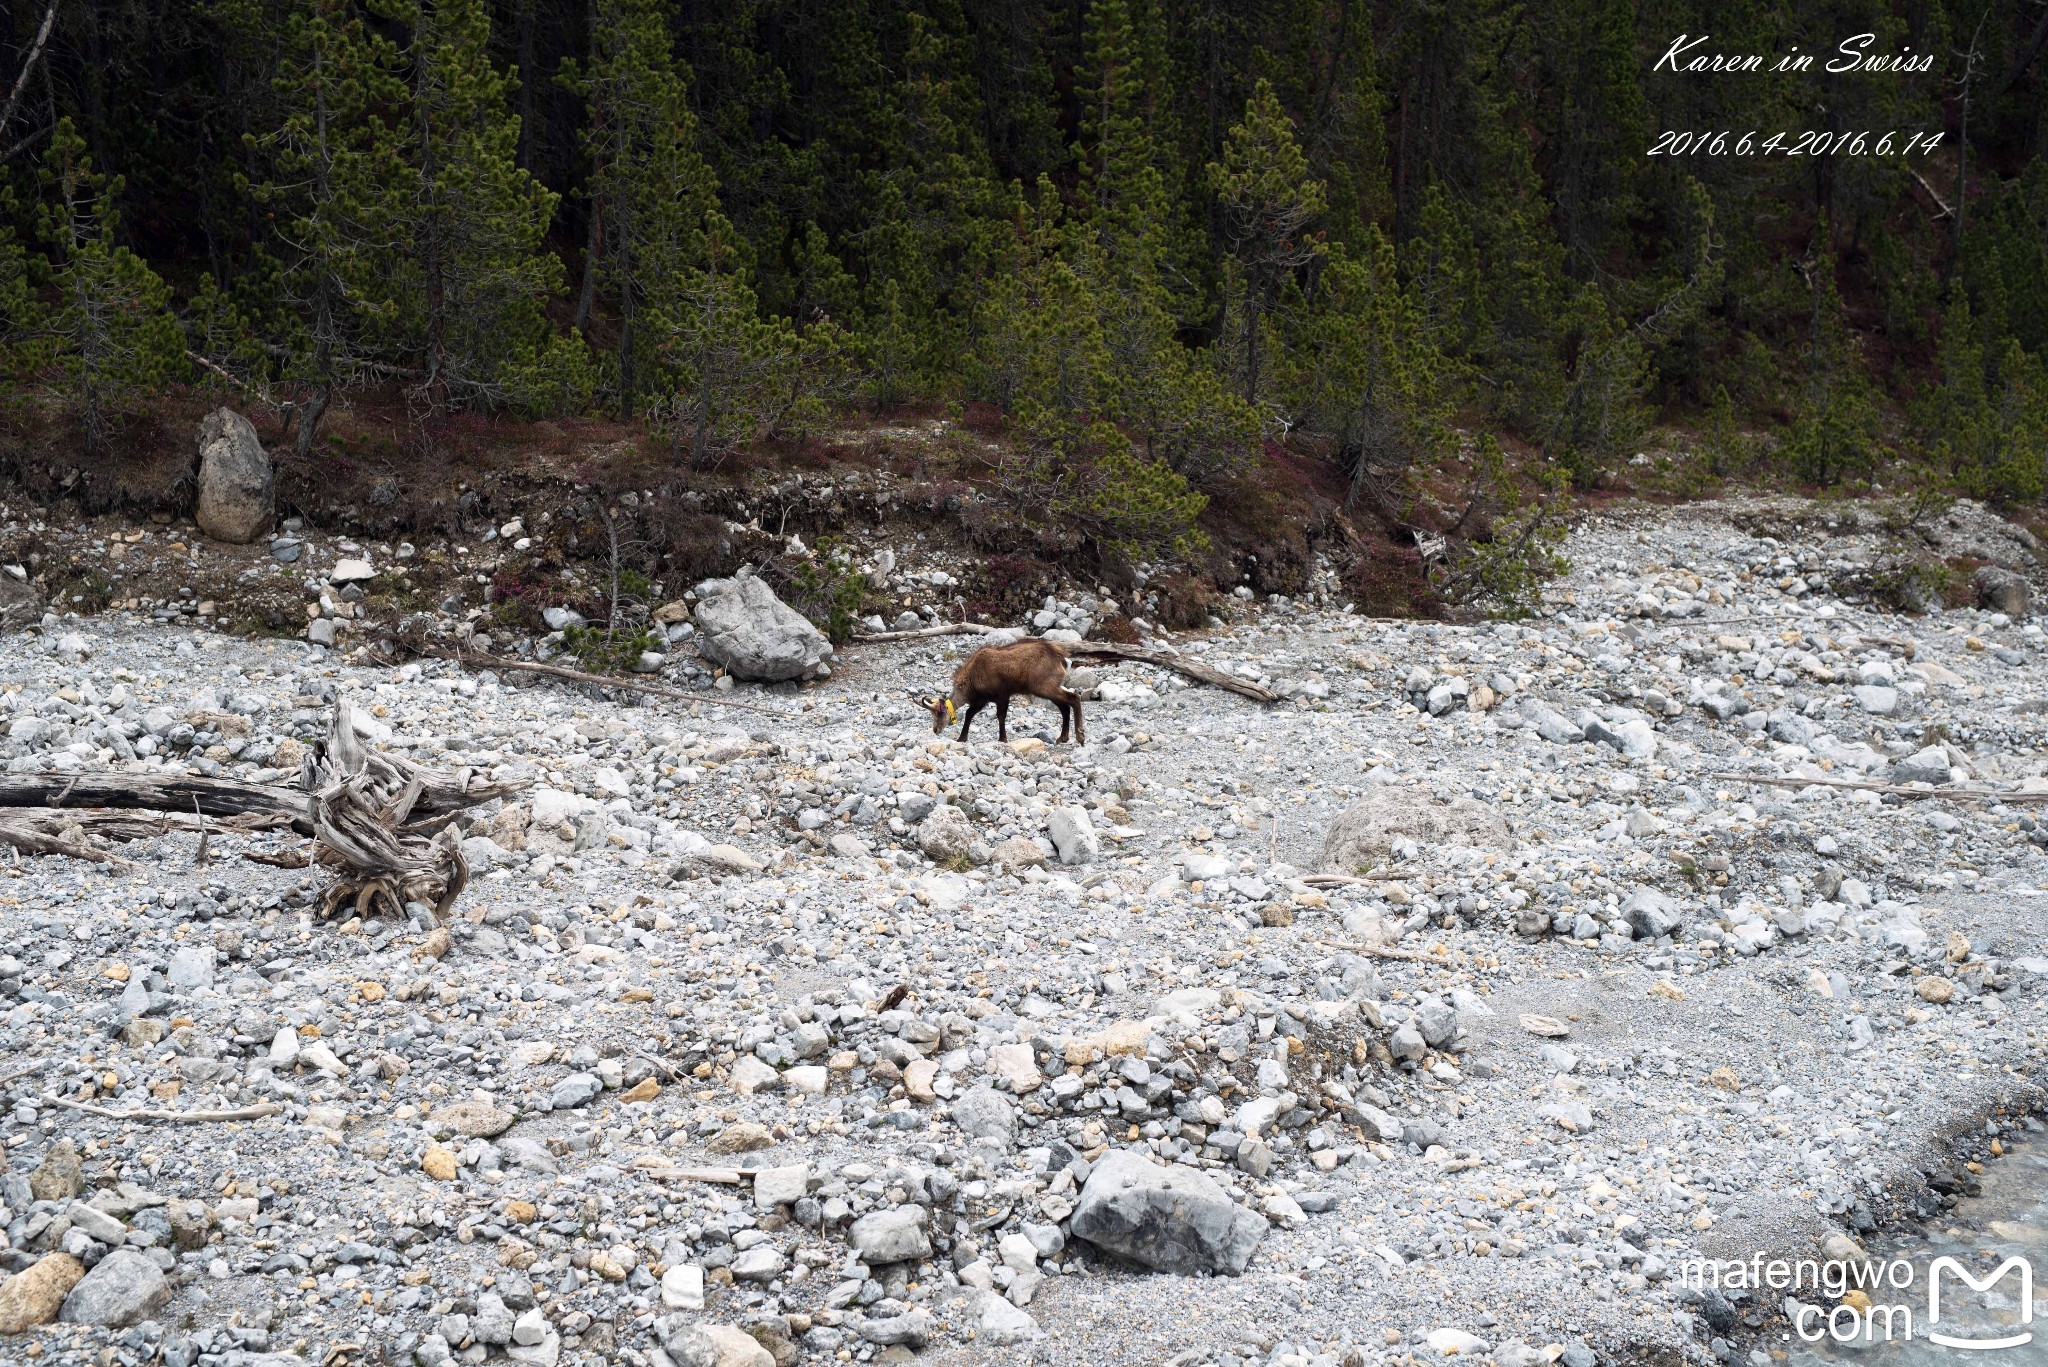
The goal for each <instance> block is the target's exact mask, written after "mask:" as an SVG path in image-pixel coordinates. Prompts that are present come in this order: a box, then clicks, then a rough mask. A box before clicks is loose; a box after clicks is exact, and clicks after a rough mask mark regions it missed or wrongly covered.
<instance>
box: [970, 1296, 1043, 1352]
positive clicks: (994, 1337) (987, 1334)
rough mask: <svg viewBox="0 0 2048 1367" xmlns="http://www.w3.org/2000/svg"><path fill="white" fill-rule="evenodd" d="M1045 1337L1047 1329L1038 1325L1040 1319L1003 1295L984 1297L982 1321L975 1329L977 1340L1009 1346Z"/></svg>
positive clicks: (978, 1341)
mask: <svg viewBox="0 0 2048 1367" xmlns="http://www.w3.org/2000/svg"><path fill="white" fill-rule="evenodd" d="M1044 1337H1045V1331H1044V1330H1043V1329H1040V1328H1039V1327H1038V1321H1036V1320H1034V1319H1032V1318H1031V1316H1030V1315H1029V1314H1027V1313H1026V1312H1024V1311H1022V1310H1019V1309H1018V1308H1017V1307H1016V1306H1014V1305H1012V1304H1010V1303H1009V1302H1008V1301H1006V1300H1004V1299H1003V1298H1002V1297H1001V1296H984V1297H983V1298H982V1302H981V1322H980V1325H979V1326H978V1327H977V1329H976V1330H975V1335H974V1340H975V1342H977V1343H988V1344H994V1345H996V1346H998V1347H1008V1346H1009V1345H1011V1344H1013V1343H1028V1342H1029V1341H1031V1340H1032V1339H1039V1338H1044Z"/></svg>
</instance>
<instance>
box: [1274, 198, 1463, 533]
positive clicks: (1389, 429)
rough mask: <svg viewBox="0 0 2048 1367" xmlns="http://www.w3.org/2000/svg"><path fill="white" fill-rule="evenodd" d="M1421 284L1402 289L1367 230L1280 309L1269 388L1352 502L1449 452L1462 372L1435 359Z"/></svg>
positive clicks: (1387, 492)
mask: <svg viewBox="0 0 2048 1367" xmlns="http://www.w3.org/2000/svg"><path fill="white" fill-rule="evenodd" d="M1426 288H1427V286H1426V285H1425V283H1423V282H1421V281H1411V282H1409V283H1405V284H1404V283H1403V282H1402V280H1401V279H1400V276H1399V273H1398V272H1397V270H1396V268H1395V255H1394V248H1393V244H1391V243H1390V242H1388V241H1387V240H1386V238H1385V237H1384V236H1383V235H1381V234H1380V233H1379V231H1378V230H1377V229H1368V230H1366V232H1365V233H1364V234H1363V236H1362V237H1361V240H1360V241H1359V244H1358V248H1357V251H1356V254H1354V253H1352V252H1350V251H1347V250H1345V249H1344V248H1343V247H1341V246H1337V245H1333V246H1332V247H1331V248H1330V249H1329V250H1328V252H1327V254H1326V255H1325V256H1324V258H1323V260H1322V261H1321V263H1320V266H1319V269H1318V270H1317V272H1316V275H1315V278H1314V283H1313V284H1312V286H1311V288H1310V290H1309V292H1308V294H1307V295H1306V296H1305V297H1303V298H1301V299H1300V301H1299V303H1298V304H1297V305H1296V306H1295V307H1293V308H1291V309H1290V310H1288V313H1289V317H1290V323H1291V327H1290V330H1289V331H1288V333H1287V335H1286V338H1285V343H1286V344H1285V347H1284V350H1283V352H1282V356H1283V361H1282V369H1281V376H1280V381H1279V387H1280V390H1281V393H1282V395H1283V411H1284V412H1285V413H1286V415H1287V417H1288V420H1289V421H1290V423H1291V424H1293V425H1294V427H1295V428H1296V429H1297V430H1299V431H1301V432H1302V433H1304V434H1306V435H1308V436H1310V437H1312V438H1315V439H1317V440H1319V441H1321V442H1323V443H1325V444H1326V445H1327V447H1328V449H1329V451H1330V453H1331V455H1332V456H1333V458H1334V459H1335V460H1336V461H1337V462H1338V464H1339V465H1340V466H1342V467H1343V468H1345V469H1346V470H1347V471H1348V472H1349V475H1350V479H1351V494H1350V497H1351V499H1352V500H1353V501H1355V500H1357V499H1358V498H1359V497H1360V496H1361V495H1365V494H1369V495H1371V496H1372V497H1373V498H1374V499H1375V500H1377V501H1379V502H1380V503H1382V504H1383V505H1384V504H1387V503H1388V502H1389V501H1390V500H1391V498H1392V495H1393V492H1394V489H1395V487H1396V486H1397V485H1398V484H1399V483H1400V482H1401V480H1402V479H1403V477H1404V476H1405V475H1406V474H1407V472H1408V471H1409V470H1410V468H1411V467H1415V466H1421V467H1422V468H1423V469H1424V470H1425V472H1426V471H1428V470H1431V469H1434V468H1435V467H1436V466H1437V465H1438V464H1440V463H1441V462H1442V461H1444V460H1445V459H1447V458H1448V457H1450V456H1451V455H1452V454H1453V453H1454V452H1455V451H1456V449H1457V439H1456V435H1455V433H1454V432H1453V430H1452V421H1453V418H1454V417H1455V409H1456V405H1457V400H1458V398H1459V396H1460V394H1461V392H1462V389H1463V382H1464V378H1465V377H1464V373H1463V370H1462V367H1461V366H1460V365H1459V364H1458V363H1457V362H1455V361H1453V360H1452V359H1451V358H1449V357H1447V356H1445V355H1444V353H1443V351H1442V350H1441V349H1440V347H1439V345H1438V340H1437V339H1438V337H1439V335H1440V333H1439V330H1438V329H1437V328H1435V327H1433V326H1432V325H1431V322H1430V318H1429V314H1428V311H1427V307H1428V306H1427V302H1426V298H1425V294H1424V291H1425V289H1426Z"/></svg>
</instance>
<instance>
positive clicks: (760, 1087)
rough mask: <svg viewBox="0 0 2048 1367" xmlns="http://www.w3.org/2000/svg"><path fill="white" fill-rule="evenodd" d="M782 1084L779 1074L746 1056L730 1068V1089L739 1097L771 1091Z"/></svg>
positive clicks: (750, 1056) (751, 1056) (759, 1061)
mask: <svg viewBox="0 0 2048 1367" xmlns="http://www.w3.org/2000/svg"><path fill="white" fill-rule="evenodd" d="M781 1082H782V1076H781V1074H779V1073H777V1072H776V1071H775V1070H774V1069H773V1068H770V1067H769V1066H768V1065H767V1064H765V1063H763V1062H761V1060H759V1059H757V1058H755V1057H754V1056H753V1055H752V1054H748V1055H746V1056H745V1057H744V1058H742V1059H740V1061H739V1062H737V1063H735V1064H733V1066H732V1089H733V1090H734V1091H735V1092H738V1093H739V1094H740V1095H741V1096H752V1095H753V1094H754V1093H756V1092H762V1091H772V1090H774V1089H775V1088H776V1087H777V1086H779V1085H780V1084H781Z"/></svg>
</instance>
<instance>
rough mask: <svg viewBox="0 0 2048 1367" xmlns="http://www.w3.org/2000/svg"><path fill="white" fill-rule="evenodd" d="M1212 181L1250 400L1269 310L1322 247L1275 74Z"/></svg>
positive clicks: (1236, 364)
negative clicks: (1226, 247)
mask: <svg viewBox="0 0 2048 1367" xmlns="http://www.w3.org/2000/svg"><path fill="white" fill-rule="evenodd" d="M1209 186H1210V189H1211V190H1212V191H1213V192H1214V193H1215V195H1216V198H1217V201H1218V204H1219V206H1220V208H1221V209H1222V211H1223V219H1224V224H1225V228H1224V232H1225V236H1226V239H1227V241H1228V243H1229V248H1230V262H1229V266H1230V269H1229V272H1228V274H1227V276H1226V288H1227V290H1228V297H1227V300H1226V309H1227V313H1226V317H1225V321H1224V347H1225V349H1226V357H1225V359H1226V364H1227V365H1228V367H1229V369H1230V372H1231V373H1232V375H1233V376H1234V377H1235V378H1236V380H1237V386H1238V392H1239V394H1240V395H1241V396H1242V397H1243V399H1244V401H1245V402H1246V403H1248V404H1257V403H1258V402H1260V400H1261V399H1262V398H1263V397H1264V388H1265V380H1266V375H1265V369H1266V356H1265V352H1266V348H1267V336H1266V334H1267V330H1268V327H1269V325H1270V324H1269V320H1268V318H1267V314H1268V312H1269V311H1270V310H1271V308H1272V306H1273V305H1274V303H1275V302H1276V301H1277V300H1278V299H1279V296H1280V291H1281V289H1282V288H1283V287H1284V286H1285V285H1286V283H1287V279H1288V276H1289V274H1290V273H1291V272H1292V271H1294V270H1296V269H1298V268H1299V267H1301V266H1304V265H1306V264H1308V262H1309V261H1310V260H1312V259H1313V258H1314V256H1315V254H1316V243H1315V242H1314V241H1313V240H1312V239H1311V237H1310V235H1309V233H1310V225H1311V224H1312V223H1313V222H1314V221H1315V217H1316V215H1317V214H1319V213H1321V212H1322V209H1323V187H1322V185H1321V183H1320V182H1317V181H1314V180H1311V179H1310V178H1309V174H1308V160H1307V158H1306V157H1304V156H1303V155H1302V152H1301V145H1300V143H1298V142H1297V141H1296V140H1295V136H1294V124H1293V121H1292V120H1290V119H1289V118H1288V117H1287V112H1286V111H1285V110H1283V109H1282V108H1281V107H1280V101H1279V99H1278V98H1277V97H1276V96H1275V95H1274V94H1273V87H1272V84H1271V83H1270V82H1267V81H1263V80H1262V81H1260V82H1259V83H1258V85H1257V86H1256V87H1254V89H1253V91H1252V97H1251V99H1250V100H1249V101H1248V102H1247V103H1246V104H1245V110H1244V118H1243V119H1242V120H1241V121H1240V122H1238V123H1237V124H1235V125H1233V126H1232V128H1231V130H1230V134H1229V137H1228V138H1226V139H1225V141H1224V147H1223V156H1222V158H1221V159H1220V160H1219V161H1215V162H1211V163H1210V164H1209Z"/></svg>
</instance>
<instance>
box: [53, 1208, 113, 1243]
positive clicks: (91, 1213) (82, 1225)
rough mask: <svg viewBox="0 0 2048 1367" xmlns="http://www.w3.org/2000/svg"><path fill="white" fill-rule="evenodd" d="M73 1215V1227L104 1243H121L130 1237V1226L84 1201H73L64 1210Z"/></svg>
mask: <svg viewBox="0 0 2048 1367" xmlns="http://www.w3.org/2000/svg"><path fill="white" fill-rule="evenodd" d="M64 1213H65V1214H66V1215H69V1216H70V1217H71V1227H72V1228H73V1229H82V1230H84V1231H85V1232H86V1233H87V1234H89V1235H91V1236H92V1237H93V1238H95V1239H98V1240H99V1241H100V1242H101V1243H103V1244H113V1245H117V1246H118V1245H119V1244H120V1243H121V1241H122V1240H123V1239H126V1238H127V1237H128V1227H127V1226H126V1225H124V1224H122V1223H121V1222H120V1221H119V1220H116V1219H115V1218H114V1217H113V1216H111V1215H109V1214H107V1213H106V1212H105V1211H103V1210H96V1209H94V1208H93V1207H92V1206H89V1205H87V1204H86V1203H85V1202H83V1201H73V1202H72V1203H71V1205H70V1206H69V1208H67V1209H66V1210H65V1212H64Z"/></svg>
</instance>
